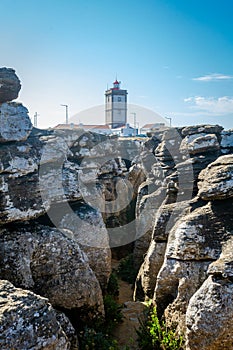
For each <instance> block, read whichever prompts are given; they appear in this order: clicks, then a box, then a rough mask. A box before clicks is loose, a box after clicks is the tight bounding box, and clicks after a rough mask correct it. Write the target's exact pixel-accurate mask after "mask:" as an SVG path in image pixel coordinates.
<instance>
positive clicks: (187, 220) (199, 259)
mask: <svg viewBox="0 0 233 350" xmlns="http://www.w3.org/2000/svg"><path fill="white" fill-rule="evenodd" d="M200 204H201V203H199V205H200ZM201 205H202V206H201V207H199V208H198V207H197V208H196V209H194V210H193V211H192V212H191V213H190V214H187V215H184V216H183V217H181V219H179V220H178V221H177V223H176V224H175V226H174V228H173V229H172V230H171V232H170V233H169V238H168V244H167V249H166V253H165V259H164V262H163V266H162V267H161V269H160V271H159V273H158V276H157V281H156V287H155V294H154V301H155V302H156V304H157V305H158V310H159V312H160V314H163V313H164V314H165V317H166V320H167V322H168V324H172V323H177V324H178V328H179V329H182V330H183V331H185V314H186V309H187V307H188V303H189V299H190V298H191V297H192V295H193V294H194V293H195V292H196V291H197V290H198V289H199V288H200V287H201V285H202V283H203V282H204V280H205V279H206V278H207V268H208V266H209V265H210V263H211V262H214V261H215V260H217V259H218V258H219V256H220V254H221V251H222V245H223V242H226V241H227V240H228V239H229V238H230V237H231V231H232V228H233V218H232V215H231V212H232V206H233V202H232V199H229V200H228V201H227V200H226V201H225V202H224V204H223V203H222V202H220V203H219V202H213V203H211V202H209V203H208V204H206V205H205V206H203V204H201Z"/></svg>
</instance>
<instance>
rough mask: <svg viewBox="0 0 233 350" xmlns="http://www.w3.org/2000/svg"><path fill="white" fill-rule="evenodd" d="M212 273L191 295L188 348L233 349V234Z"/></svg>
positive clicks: (196, 349) (191, 349)
mask: <svg viewBox="0 0 233 350" xmlns="http://www.w3.org/2000/svg"><path fill="white" fill-rule="evenodd" d="M208 274H209V275H210V276H209V277H208V279H207V280H206V281H205V282H204V283H203V285H202V286H201V287H200V289H199V290H198V291H197V292H196V293H195V294H194V295H193V296H192V298H191V300H190V302H189V305H188V308H187V313H186V325H187V333H186V334H187V335H186V339H187V342H186V349H187V350H199V349H203V350H219V349H223V350H230V349H233V338H232V334H233V325H232V318H233V237H232V236H231V237H230V239H229V240H227V241H226V242H225V243H224V245H223V250H222V253H221V255H220V257H219V259H218V260H217V261H215V262H213V263H212V264H211V265H210V266H209V269H208Z"/></svg>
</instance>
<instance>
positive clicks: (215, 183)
mask: <svg viewBox="0 0 233 350" xmlns="http://www.w3.org/2000/svg"><path fill="white" fill-rule="evenodd" d="M199 180H200V182H199V184H198V187H199V193H198V195H199V196H200V197H201V198H202V199H204V200H215V199H226V198H229V197H233V155H224V156H221V157H219V158H218V159H217V160H216V161H215V162H213V163H211V164H209V165H208V166H207V168H206V169H204V170H203V171H202V172H201V173H200V175H199Z"/></svg>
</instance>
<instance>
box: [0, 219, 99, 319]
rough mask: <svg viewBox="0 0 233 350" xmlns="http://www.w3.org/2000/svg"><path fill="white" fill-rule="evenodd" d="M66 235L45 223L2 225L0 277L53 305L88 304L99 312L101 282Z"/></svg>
mask: <svg viewBox="0 0 233 350" xmlns="http://www.w3.org/2000/svg"><path fill="white" fill-rule="evenodd" d="M69 236H70V233H69V232H67V234H66V232H65V231H64V232H63V233H62V232H60V231H59V230H57V229H53V228H50V227H46V226H37V225H36V226H34V227H33V226H32V225H24V226H22V227H18V228H8V229H6V228H2V229H1V233H0V240H1V244H0V277H1V278H2V279H8V280H9V281H11V282H14V284H15V285H16V286H17V287H21V288H27V289H31V290H33V291H34V292H36V293H38V294H40V295H42V296H44V297H47V298H48V299H49V301H50V302H51V304H52V305H54V306H56V307H60V308H61V307H62V308H64V309H75V308H79V309H81V308H82V307H83V308H87V307H89V308H91V309H93V311H95V312H96V313H98V312H99V313H100V314H101V313H103V300H102V292H101V289H100V285H99V283H98V281H97V278H96V276H95V274H94V272H93V271H92V270H91V268H90V266H89V263H88V259H87V257H86V255H85V254H84V253H83V252H82V251H81V249H80V247H79V245H78V244H77V242H75V241H73V240H72V239H70V238H69ZM87 286H88V288H87ZM94 309H95V310H94Z"/></svg>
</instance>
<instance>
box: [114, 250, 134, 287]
mask: <svg viewBox="0 0 233 350" xmlns="http://www.w3.org/2000/svg"><path fill="white" fill-rule="evenodd" d="M117 274H118V276H119V277H120V278H121V279H122V280H123V281H125V282H128V283H130V284H133V283H134V282H135V280H136V277H137V270H136V269H135V267H134V261H133V254H129V255H128V256H127V257H126V258H124V259H122V260H121V261H120V264H119V267H118V270H117Z"/></svg>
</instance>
